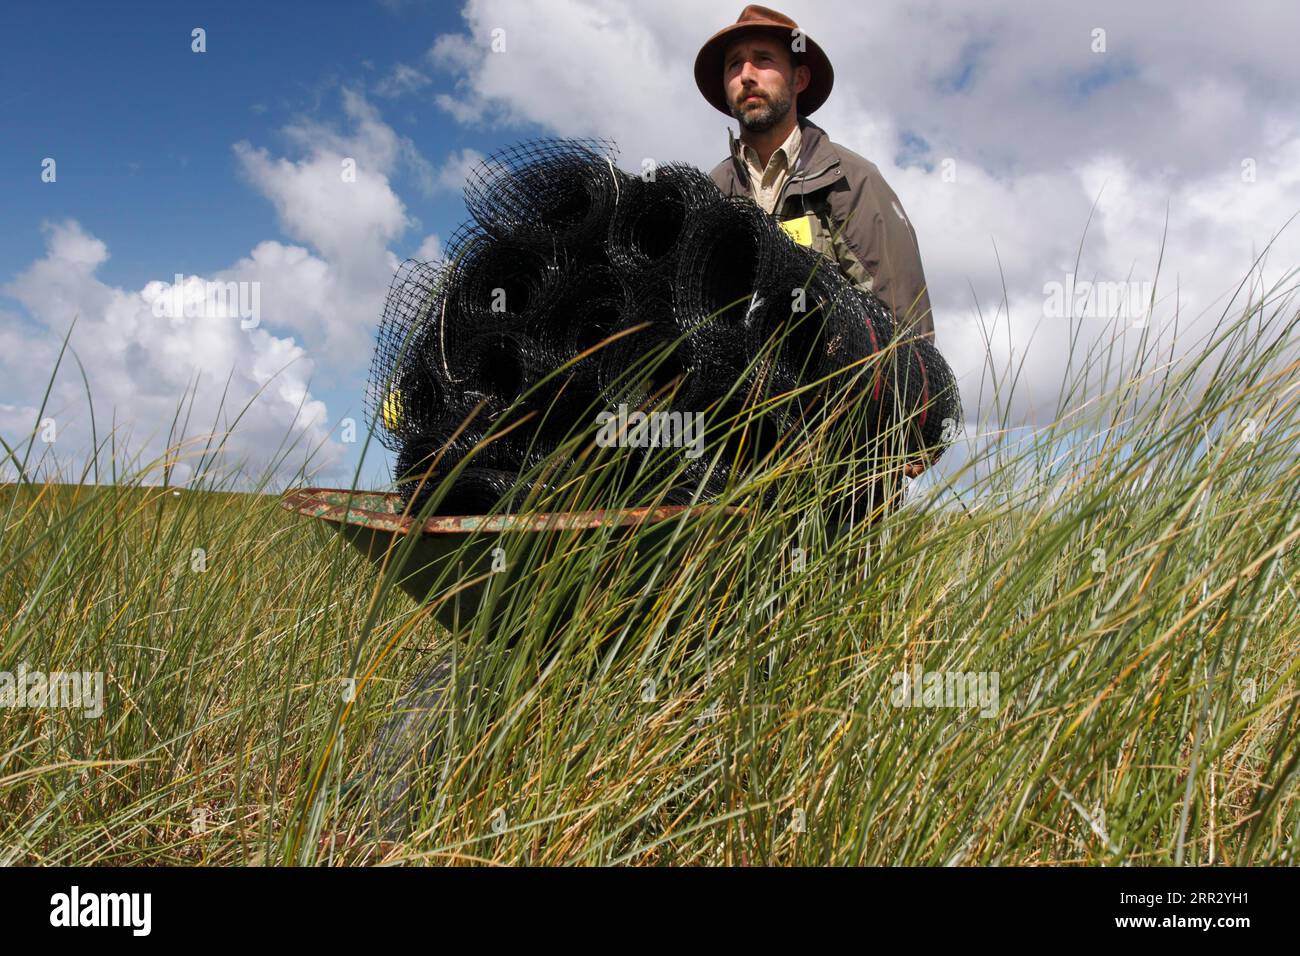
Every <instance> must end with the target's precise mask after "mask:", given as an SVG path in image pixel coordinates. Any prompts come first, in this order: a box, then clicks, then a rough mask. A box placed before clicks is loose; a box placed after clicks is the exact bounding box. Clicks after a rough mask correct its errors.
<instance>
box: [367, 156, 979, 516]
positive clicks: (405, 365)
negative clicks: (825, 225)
mask: <svg viewBox="0 0 1300 956" xmlns="http://www.w3.org/2000/svg"><path fill="white" fill-rule="evenodd" d="M465 204H466V207H467V208H468V209H469V211H470V214H471V216H472V217H473V218H472V220H471V221H470V222H467V223H466V224H465V225H463V226H462V227H461V228H460V229H458V230H457V231H456V233H455V234H454V235H453V236H452V238H451V239H450V240H449V241H448V243H447V247H446V252H445V254H444V258H443V259H442V260H441V261H439V262H437V263H428V262H417V261H413V260H408V261H407V262H405V263H403V264H402V266H401V267H400V268H399V269H398V271H397V274H396V275H395V276H394V278H393V282H392V285H391V286H390V289H389V293H388V297H387V300H386V302H385V307H384V312H383V316H382V318H381V321H380V325H379V332H378V341H377V345H376V350H375V355H374V359H373V362H372V364H371V371H370V380H369V385H368V389H367V395H366V410H367V414H368V415H369V417H370V420H371V422H372V423H373V425H374V428H375V431H376V433H377V435H378V436H379V440H380V441H381V442H382V443H383V444H384V446H385V447H387V448H389V449H391V450H392V451H394V452H395V456H396V461H395V472H396V474H395V478H396V480H397V486H398V488H399V490H400V491H401V492H402V494H403V495H404V497H405V498H406V499H407V501H408V502H409V503H411V504H412V506H413V507H417V508H418V507H422V506H424V504H425V502H426V501H427V500H428V499H429V498H430V497H433V496H436V497H437V499H438V500H437V503H436V505H435V506H434V508H433V510H434V511H435V512H436V513H441V514H479V513H484V512H487V511H490V510H493V509H494V508H496V509H501V508H504V509H505V510H513V509H515V508H518V507H520V506H522V504H523V502H524V500H525V499H526V498H527V497H528V496H529V494H530V493H532V492H538V493H541V492H545V491H546V490H547V488H544V487H538V485H537V480H536V478H535V475H536V474H537V473H538V468H539V467H540V466H542V465H543V464H548V463H551V462H554V461H556V460H557V459H558V460H561V461H564V462H568V463H571V464H572V463H575V462H578V461H579V460H582V461H584V462H587V464H588V465H592V463H596V465H598V466H599V467H605V466H606V465H608V466H609V467H610V471H611V473H615V474H617V476H618V478H617V480H615V481H614V482H613V484H612V485H611V489H613V490H616V491H617V492H618V493H619V494H624V493H626V494H627V495H630V496H631V497H630V499H628V500H627V501H626V502H625V503H629V504H630V503H647V502H648V501H650V500H652V499H653V500H662V501H666V502H668V503H686V502H688V501H693V500H708V499H710V498H713V497H716V496H717V495H718V494H721V493H722V491H723V490H724V488H725V487H726V485H727V482H728V481H729V480H730V479H732V478H733V477H735V476H737V475H740V474H744V473H748V472H749V471H750V470H751V469H753V468H754V467H756V466H761V464H762V463H763V462H767V461H772V460H773V458H774V457H775V456H776V455H778V454H779V453H780V452H781V450H782V449H783V448H788V447H790V446H791V444H792V442H794V441H797V440H801V438H802V436H804V435H805V434H806V433H807V432H808V431H810V430H811V429H812V425H811V423H812V422H814V421H815V420H816V418H817V416H818V415H819V414H820V410H821V409H824V408H825V407H828V406H832V405H833V404H834V402H835V401H843V400H844V399H845V397H846V396H847V397H848V398H850V399H852V400H853V402H854V404H856V405H857V406H859V407H860V408H861V409H862V410H863V411H864V414H865V421H864V424H863V426H862V428H863V432H862V441H863V442H865V443H870V442H871V441H874V440H875V439H876V437H877V436H884V435H887V436H890V438H891V439H892V440H893V442H894V444H895V445H901V446H902V447H903V449H904V450H905V452H906V453H907V454H909V455H920V454H923V455H926V456H928V458H929V459H930V460H931V461H933V460H935V459H937V458H938V456H939V455H941V454H942V453H943V450H944V448H945V447H946V445H947V444H948V443H949V442H951V441H952V439H953V437H954V436H955V435H956V434H957V433H958V431H959V429H960V424H961V403H960V396H959V394H958V391H957V385H956V381H955V378H954V376H953V374H952V370H951V368H950V367H949V366H948V364H947V363H946V362H945V361H944V359H943V357H942V356H941V355H940V354H939V352H938V351H937V350H936V349H935V348H934V346H933V344H932V343H930V342H929V341H928V340H913V339H907V340H899V337H898V336H897V335H896V330H895V327H894V321H893V317H892V315H891V313H890V311H889V310H888V308H887V307H886V306H885V305H884V304H883V303H882V302H881V301H880V300H879V299H878V298H876V297H875V296H874V295H872V294H871V293H870V292H866V291H863V290H862V289H859V288H857V287H855V286H853V285H852V284H850V283H849V282H848V280H847V279H846V278H845V277H844V276H843V274H842V273H841V272H840V271H839V270H838V268H836V266H835V264H834V263H832V262H830V261H829V260H828V259H826V258H824V257H823V256H821V255H820V254H819V253H817V252H815V251H813V250H811V249H808V248H805V247H802V246H799V245H797V244H796V243H795V242H793V241H792V240H791V239H790V238H789V237H788V236H786V235H785V233H784V232H782V230H781V229H780V228H779V227H778V226H777V224H776V223H775V221H774V220H773V219H772V218H771V217H770V216H768V215H767V214H765V213H764V212H763V211H762V210H761V209H760V208H759V207H758V206H757V205H755V204H754V203H753V202H752V201H750V200H749V199H745V198H724V197H723V196H722V195H721V193H720V192H719V191H718V189H717V187H716V186H715V185H714V184H713V182H712V180H711V179H710V178H709V177H708V176H707V175H706V174H704V173H703V172H701V171H700V170H698V169H695V168H694V167H691V166H687V165H684V164H678V163H668V164H662V165H659V166H657V167H651V168H649V169H645V170H643V171H642V174H641V175H639V176H633V175H629V174H627V173H625V172H623V171H621V170H620V169H619V168H618V167H617V166H616V165H615V150H614V147H613V144H611V143H608V142H607V141H603V140H555V139H547V140H536V141H533V142H529V143H524V144H521V145H517V146H512V147H509V148H508V149H505V150H502V151H500V152H499V153H496V154H493V155H492V156H490V157H488V158H487V159H485V160H484V161H483V162H482V163H481V164H480V165H479V166H478V167H477V168H476V169H475V170H474V171H473V172H472V173H471V174H470V176H469V180H468V183H467V185H466V187H465ZM674 416H675V417H674ZM600 422H604V423H606V426H600V427H598V423H600ZM610 422H616V423H617V428H615V430H614V432H613V433H610V431H609V428H610V427H612V426H608V423H610ZM611 434H612V435H613V441H612V443H613V444H614V445H616V446H617V447H618V448H620V449H622V455H623V457H622V458H621V459H620V460H618V461H616V462H610V461H606V459H604V458H601V457H600V455H599V454H598V455H596V457H594V458H593V457H591V453H592V447H593V444H594V445H595V446H599V448H598V449H597V450H598V451H599V452H600V454H612V453H607V452H606V446H608V445H610V444H611V443H610V442H602V439H601V436H602V435H603V436H604V437H605V438H610V436H611ZM593 436H594V437H595V438H596V440H595V442H594V443H593ZM853 441H855V442H856V441H858V439H853ZM584 449H585V451H584ZM596 465H592V466H593V467H594V466H596ZM449 476H454V480H452V481H450V482H448V481H446V480H445V479H448V477H449ZM548 480H549V479H548ZM602 506H610V505H609V504H608V503H605V504H602Z"/></svg>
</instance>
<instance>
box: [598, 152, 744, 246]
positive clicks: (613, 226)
mask: <svg viewBox="0 0 1300 956" xmlns="http://www.w3.org/2000/svg"><path fill="white" fill-rule="evenodd" d="M647 177H649V178H647ZM721 198H722V196H721V193H719V192H718V189H717V186H715V185H714V183H713V180H711V179H710V178H709V177H708V176H706V175H705V174H704V173H703V172H701V171H700V170H698V169H696V168H695V167H694V166H688V165H686V164H684V163H665V164H663V165H661V166H658V167H657V168H655V169H653V170H650V171H649V172H648V173H647V174H646V176H643V177H642V178H638V179H633V180H632V182H631V183H629V184H628V189H627V191H626V193H625V195H624V196H623V197H622V198H621V200H620V202H619V203H618V205H617V207H616V208H615V210H614V212H613V214H612V216H611V218H610V223H609V234H608V240H607V248H608V254H609V260H610V262H611V263H612V264H613V265H615V266H616V267H619V268H621V269H626V270H654V271H658V270H668V271H671V270H672V269H673V267H674V265H675V256H676V254H677V251H678V246H679V244H680V242H681V239H682V235H683V233H684V232H685V230H686V226H687V224H688V222H689V220H690V217H692V216H694V215H697V214H698V213H699V212H700V211H701V210H703V209H705V208H707V207H709V206H711V205H713V204H715V203H717V202H719V201H720V200H721Z"/></svg>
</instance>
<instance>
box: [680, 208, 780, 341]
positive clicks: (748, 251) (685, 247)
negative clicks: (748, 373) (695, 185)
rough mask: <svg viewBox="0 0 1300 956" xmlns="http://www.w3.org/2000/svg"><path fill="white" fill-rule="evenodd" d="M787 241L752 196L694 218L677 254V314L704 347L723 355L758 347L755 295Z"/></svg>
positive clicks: (705, 211)
mask: <svg viewBox="0 0 1300 956" xmlns="http://www.w3.org/2000/svg"><path fill="white" fill-rule="evenodd" d="M784 242H788V240H786V239H785V237H784V236H783V234H782V233H781V231H780V230H779V229H778V228H777V226H776V224H775V223H774V222H773V221H772V219H771V217H770V216H767V215H766V214H764V213H763V211H762V210H761V209H759V208H758V206H756V205H755V204H754V203H753V202H752V201H750V200H748V199H743V198H727V199H724V200H722V201H720V202H717V203H713V204H711V205H709V206H706V207H705V208H704V209H702V210H701V211H699V213H698V214H696V215H693V216H692V217H691V221H690V223H689V224H688V226H687V229H686V232H685V234H684V235H683V237H682V240H681V246H680V249H679V252H678V257H677V268H676V275H675V283H674V285H675V291H676V296H677V301H676V306H677V307H676V310H675V317H676V320H677V322H678V324H679V326H680V327H682V328H683V329H685V330H691V332H692V335H693V336H697V337H698V339H699V345H700V347H701V349H702V350H706V351H709V352H710V354H716V355H718V357H719V358H725V357H726V356H727V355H728V354H729V353H730V354H737V353H739V354H742V355H747V354H749V353H751V352H753V351H754V349H755V348H756V347H757V342H758V329H757V328H756V323H755V322H754V321H753V316H752V315H751V309H752V306H753V296H754V293H755V291H756V290H757V289H759V287H760V285H761V284H762V283H763V281H764V277H765V276H767V275H768V274H769V273H770V271H771V269H772V266H773V263H774V262H775V261H776V259H777V256H778V254H779V251H780V250H781V247H782V244H783V243H784ZM728 343H729V344H728Z"/></svg>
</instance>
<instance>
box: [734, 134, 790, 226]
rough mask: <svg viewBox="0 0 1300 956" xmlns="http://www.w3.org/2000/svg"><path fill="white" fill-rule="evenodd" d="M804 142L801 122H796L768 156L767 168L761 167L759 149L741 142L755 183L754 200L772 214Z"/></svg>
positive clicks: (750, 178) (746, 167) (747, 166)
mask: <svg viewBox="0 0 1300 956" xmlns="http://www.w3.org/2000/svg"><path fill="white" fill-rule="evenodd" d="M737 142H738V143H739V141H737ZM802 142H803V134H802V133H801V132H800V131H799V124H798V123H795V124H794V129H792V130H791V131H790V135H789V136H787V137H786V138H785V142H784V143H782V144H781V145H780V146H778V147H777V148H776V150H775V151H774V152H773V153H772V155H771V156H769V157H768V158H767V168H766V169H761V168H759V165H758V162H759V160H758V150H756V149H754V147H752V146H748V145H746V144H744V143H740V144H739V145H740V149H741V154H742V156H743V157H744V161H745V169H746V170H747V171H748V172H749V181H750V182H751V183H752V184H753V196H754V202H756V203H758V204H759V206H761V207H762V208H763V211H764V212H767V213H769V214H770V213H771V212H772V211H773V210H774V209H775V208H776V197H777V196H779V195H781V187H782V186H784V185H785V181H786V180H787V179H789V178H790V171H791V170H792V169H794V164H795V163H796V162H798V160H799V145H800V144H801V143H802Z"/></svg>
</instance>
